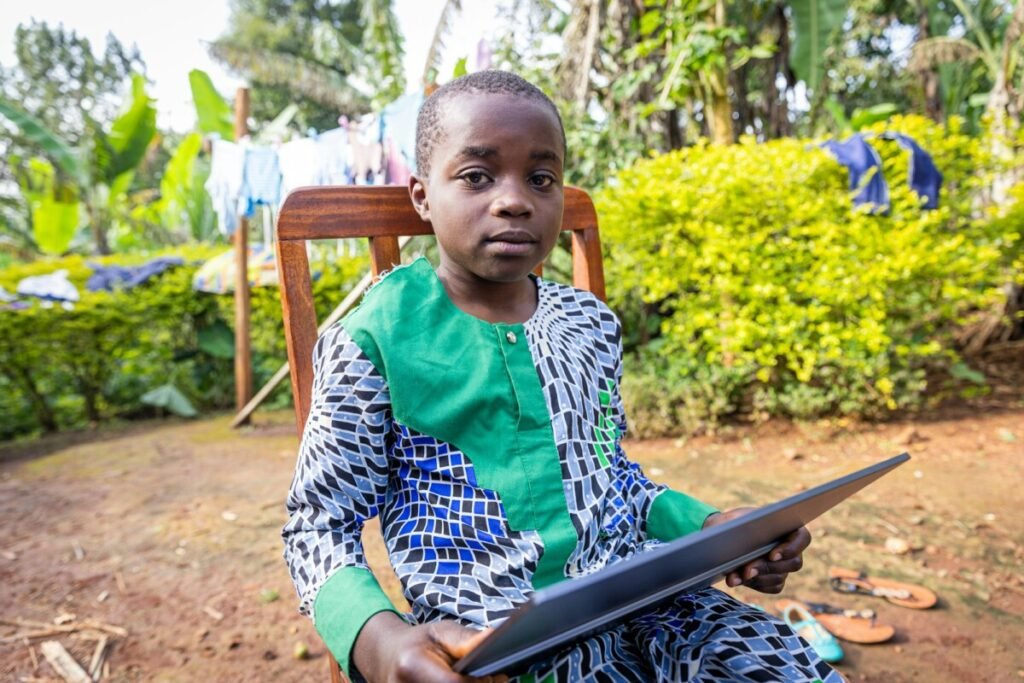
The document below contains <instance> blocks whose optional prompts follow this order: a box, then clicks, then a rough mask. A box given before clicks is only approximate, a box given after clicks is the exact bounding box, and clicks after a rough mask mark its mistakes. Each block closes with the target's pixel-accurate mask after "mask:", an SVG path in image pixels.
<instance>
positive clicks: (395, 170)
mask: <svg viewBox="0 0 1024 683" xmlns="http://www.w3.org/2000/svg"><path fill="white" fill-rule="evenodd" d="M422 103H423V94H422V93H413V94H410V95H405V96H403V97H400V98H399V99H397V100H395V101H394V102H392V103H391V104H390V105H388V106H387V107H385V108H384V110H383V111H382V112H381V113H380V114H366V115H364V116H361V117H360V118H359V119H357V120H355V121H351V122H350V121H348V120H347V119H346V118H342V119H341V120H340V121H339V124H340V125H339V127H338V128H335V129H333V130H328V131H325V132H323V133H320V134H317V135H313V136H309V137H304V138H298V139H295V140H290V141H288V142H284V143H282V144H280V145H273V146H270V145H257V144H254V143H252V142H251V141H248V140H243V141H241V142H237V143H236V142H231V141H228V140H219V139H218V140H214V142H213V146H212V156H213V160H212V164H211V167H210V177H209V178H208V179H207V181H206V191H207V192H208V193H209V194H210V198H211V200H212V202H213V208H214V212H215V213H216V214H217V225H218V228H219V229H220V231H221V232H222V233H223V234H224V235H226V236H231V235H232V234H234V232H235V230H236V229H237V227H238V221H239V219H240V218H242V217H245V218H249V217H252V216H253V215H254V213H255V209H256V207H257V206H261V205H263V206H270V207H272V208H274V209H277V208H278V207H279V206H280V204H281V203H282V202H283V201H284V199H285V197H287V196H288V193H289V192H291V191H292V190H294V189H295V188H297V187H303V186H308V185H384V184H399V185H404V184H405V183H406V182H408V179H409V175H410V174H411V173H412V170H413V169H414V168H415V164H416V116H417V113H418V112H419V108H420V105H421V104H422Z"/></svg>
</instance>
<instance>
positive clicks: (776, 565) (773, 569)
mask: <svg viewBox="0 0 1024 683" xmlns="http://www.w3.org/2000/svg"><path fill="white" fill-rule="evenodd" d="M803 567H804V556H803V555H797V556H796V557H793V558H790V559H787V560H780V561H778V562H769V563H768V565H767V566H766V567H765V570H764V573H765V574H791V573H793V572H798V571H800V570H801V569H803Z"/></svg>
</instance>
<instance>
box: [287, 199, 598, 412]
mask: <svg viewBox="0 0 1024 683" xmlns="http://www.w3.org/2000/svg"><path fill="white" fill-rule="evenodd" d="M562 230H563V231H571V232H572V279H573V286H575V287H578V288H580V289H586V290H588V291H590V292H593V293H594V294H595V295H597V296H598V297H600V298H601V299H602V300H603V299H604V298H605V290H604V269H603V267H602V263H601V242H600V239H599V238H598V234H597V213H596V212H595V211H594V204H593V202H592V201H591V200H590V197H589V196H588V195H587V193H586V192H584V191H583V190H580V189H579V188H575V187H567V188H566V189H565V211H564V213H563V214H562ZM432 234H433V228H432V227H431V226H430V223H425V222H423V221H422V220H421V219H420V217H419V214H417V213H416V210H415V209H414V208H413V206H412V202H411V201H410V200H409V191H408V190H407V189H406V188H405V187H400V186H384V187H358V186H345V187H306V188H300V189H298V190H295V191H294V192H292V193H291V194H289V195H288V198H287V199H286V200H285V202H284V205H283V206H282V207H281V211H280V214H279V215H278V219H277V262H278V268H279V269H280V274H281V307H282V309H283V313H284V333H285V339H286V341H287V343H288V363H289V366H290V368H291V380H292V396H293V398H294V401H295V418H296V420H297V422H298V426H299V431H300V432H301V431H302V429H303V427H304V426H305V424H306V417H307V416H308V415H309V406H310V400H311V396H312V390H313V345H314V344H316V339H317V320H316V311H315V310H314V309H313V288H312V282H311V280H310V274H309V259H308V258H307V256H306V254H307V252H306V241H307V240H321V239H341V238H349V237H366V238H368V239H369V240H370V263H371V267H372V271H373V275H374V276H377V275H379V274H380V273H381V272H383V271H385V270H388V269H389V268H391V267H393V266H395V265H398V264H399V263H401V254H400V251H399V247H398V239H399V237H402V236H416V235H432Z"/></svg>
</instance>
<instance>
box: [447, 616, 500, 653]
mask: <svg viewBox="0 0 1024 683" xmlns="http://www.w3.org/2000/svg"><path fill="white" fill-rule="evenodd" d="M493 630H494V629H490V628H488V629H484V630H483V631H474V630H472V629H468V628H465V627H462V626H459V625H458V624H451V623H445V622H437V623H436V628H435V629H434V630H433V632H432V635H433V638H434V642H436V643H437V644H438V645H440V646H441V649H443V650H444V651H445V653H447V654H448V656H449V657H451V658H452V659H462V658H463V657H465V656H466V655H468V654H469V653H470V652H472V650H473V648H475V647H476V646H477V645H479V644H480V641H482V640H483V639H484V638H486V637H487V636H489V635H491V631H493Z"/></svg>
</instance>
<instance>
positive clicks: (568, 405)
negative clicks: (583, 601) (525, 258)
mask: <svg viewBox="0 0 1024 683" xmlns="http://www.w3.org/2000/svg"><path fill="white" fill-rule="evenodd" d="M539 289H540V294H539V300H540V301H541V302H544V303H542V304H540V305H538V307H537V311H536V313H534V315H533V316H532V317H531V318H530V320H528V321H527V322H526V324H525V326H524V327H525V330H526V338H527V340H528V342H529V344H530V351H531V353H532V355H533V358H534V360H535V361H536V366H537V372H538V374H539V376H540V382H541V388H542V390H543V393H544V397H545V400H546V401H547V404H548V412H549V413H550V415H551V426H552V430H553V432H554V437H555V445H556V447H557V448H558V456H559V460H560V462H561V465H562V479H563V481H564V483H565V491H566V503H567V505H568V506H569V514H570V517H571V518H572V520H573V525H574V526H575V528H576V534H577V537H578V538H579V542H578V544H577V546H576V549H575V551H574V552H573V553H572V555H571V556H570V558H569V561H568V564H567V567H566V576H569V577H577V576H583V575H586V574H590V573H593V572H595V571H597V570H599V569H601V568H602V567H604V566H606V565H608V564H609V563H612V562H615V561H618V560H622V559H625V558H627V557H630V556H632V555H633V554H634V553H636V552H637V551H638V550H641V549H643V548H644V547H645V546H646V545H648V543H646V538H645V533H644V523H643V520H645V519H646V518H647V512H648V510H649V509H650V506H651V503H652V502H653V500H654V498H655V497H656V496H657V495H658V494H659V493H660V492H661V491H663V490H664V487H662V486H658V485H656V484H654V483H653V482H651V481H650V480H649V479H647V478H646V477H645V476H644V475H643V473H642V472H641V471H640V468H639V467H638V466H637V465H636V464H634V463H631V462H629V461H628V460H627V459H626V455H625V453H624V452H623V451H622V448H621V446H620V445H619V442H620V439H621V437H622V435H623V434H624V433H625V431H626V418H625V411H624V409H623V406H622V399H621V396H620V393H619V386H620V385H621V383H622V363H621V359H622V329H621V325H620V324H619V321H618V318H616V317H615V314H613V313H612V312H611V310H610V309H609V308H608V307H607V306H606V305H605V304H604V303H603V302H601V301H600V300H599V299H598V298H597V297H595V296H593V295H592V294H590V293H589V292H583V291H580V290H577V289H573V288H571V287H565V286H562V285H558V284H556V283H552V282H548V281H540V287H539ZM609 455H610V456H611V457H610V458H609V457H608V456H609ZM651 543H656V542H651Z"/></svg>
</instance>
